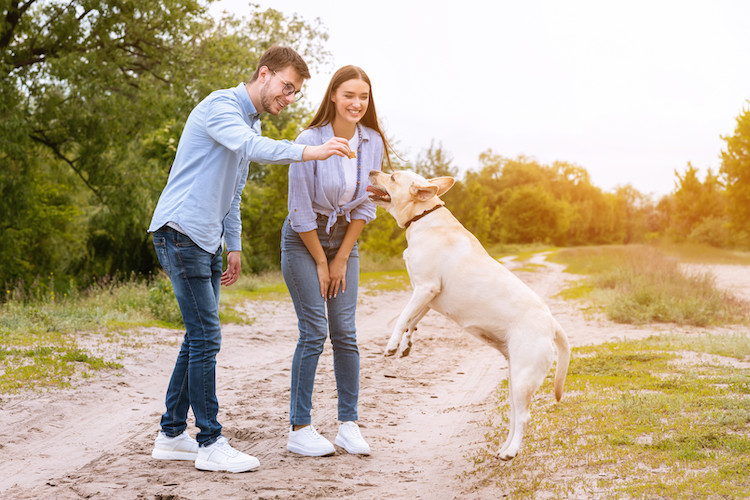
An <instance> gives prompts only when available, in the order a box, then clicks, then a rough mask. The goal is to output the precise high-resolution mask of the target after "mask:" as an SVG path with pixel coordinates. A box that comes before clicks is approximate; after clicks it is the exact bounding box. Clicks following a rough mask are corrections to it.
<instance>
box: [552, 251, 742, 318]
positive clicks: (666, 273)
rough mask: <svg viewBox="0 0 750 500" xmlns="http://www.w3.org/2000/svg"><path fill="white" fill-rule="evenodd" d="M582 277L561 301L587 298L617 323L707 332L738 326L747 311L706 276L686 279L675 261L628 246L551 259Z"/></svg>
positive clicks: (557, 255)
mask: <svg viewBox="0 0 750 500" xmlns="http://www.w3.org/2000/svg"><path fill="white" fill-rule="evenodd" d="M550 259H551V260H554V261H557V262H560V263H563V264H565V265H566V266H567V269H566V271H568V272H570V273H575V274H585V275H587V277H586V278H584V279H582V280H579V281H578V283H576V284H575V285H573V287H572V289H570V290H564V291H563V292H562V293H561V295H562V296H563V297H570V298H573V297H581V298H582V297H586V298H588V299H591V300H592V301H593V302H594V304H595V306H596V307H597V308H600V309H601V310H602V311H604V312H605V313H606V315H607V316H608V317H609V319H611V320H613V321H616V322H619V323H633V324H645V323H652V322H660V323H677V324H680V325H691V326H711V325H721V324H736V323H743V322H746V321H747V320H748V312H749V311H750V306H749V305H748V304H747V303H746V302H743V301H741V300H738V299H736V298H734V297H733V296H732V295H731V294H729V293H727V292H725V291H722V290H719V289H717V288H716V286H715V282H714V278H713V277H712V276H710V275H707V274H703V275H685V274H683V273H682V272H681V271H680V268H679V265H678V261H677V259H675V258H673V257H669V256H666V255H664V254H663V253H662V252H661V251H659V250H658V249H657V248H655V247H650V246H643V245H632V246H611V247H583V248H567V249H562V250H559V251H557V252H555V253H554V254H552V256H551V257H550Z"/></svg>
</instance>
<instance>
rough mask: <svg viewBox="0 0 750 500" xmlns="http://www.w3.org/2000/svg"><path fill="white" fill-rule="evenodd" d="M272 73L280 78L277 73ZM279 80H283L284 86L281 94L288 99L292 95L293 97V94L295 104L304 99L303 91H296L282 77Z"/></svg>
mask: <svg viewBox="0 0 750 500" xmlns="http://www.w3.org/2000/svg"><path fill="white" fill-rule="evenodd" d="M269 69H270V68H269ZM271 71H272V72H273V74H274V75H276V76H279V74H278V73H276V72H275V71H274V70H271ZM279 80H281V83H283V84H284V88H283V89H281V93H282V94H284V95H285V96H287V97H288V96H290V95H292V94H294V102H297V101H299V100H300V99H301V98H302V96H303V95H304V94H302V91H301V90H296V89H295V88H294V85H292V84H291V83H289V82H286V81H284V79H283V78H281V77H280V76H279Z"/></svg>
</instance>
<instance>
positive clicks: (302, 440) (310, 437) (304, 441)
mask: <svg viewBox="0 0 750 500" xmlns="http://www.w3.org/2000/svg"><path fill="white" fill-rule="evenodd" d="M286 449H287V450H289V451H291V452H292V453H299V454H300V455H305V456H307V457H324V456H326V455H333V454H334V453H336V448H334V447H333V444H332V443H331V442H330V441H329V440H327V439H326V438H324V437H323V436H321V435H320V434H318V431H316V430H315V427H313V426H312V425H307V426H305V427H303V428H301V429H299V430H296V431H295V430H294V427H290V428H289V440H288V441H287V443H286Z"/></svg>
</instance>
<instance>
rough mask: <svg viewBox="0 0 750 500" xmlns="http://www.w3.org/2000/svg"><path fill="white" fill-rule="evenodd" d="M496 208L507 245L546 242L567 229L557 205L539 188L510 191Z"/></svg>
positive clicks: (528, 187)
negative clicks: (497, 208)
mask: <svg viewBox="0 0 750 500" xmlns="http://www.w3.org/2000/svg"><path fill="white" fill-rule="evenodd" d="M509 191H510V192H509V194H508V196H507V201H506V202H505V203H503V206H502V208H501V209H500V213H501V220H502V239H503V241H504V242H507V243H550V242H554V241H555V240H556V239H557V238H559V237H560V235H561V234H562V233H564V232H565V231H566V230H567V224H568V221H567V220H565V218H564V216H563V214H564V213H565V210H564V209H561V203H560V202H557V201H555V199H554V198H553V197H552V195H551V194H550V192H549V191H547V190H546V189H544V188H543V187H541V186H532V185H524V186H521V187H518V188H515V189H510V190H509Z"/></svg>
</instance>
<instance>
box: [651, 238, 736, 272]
mask: <svg viewBox="0 0 750 500" xmlns="http://www.w3.org/2000/svg"><path fill="white" fill-rule="evenodd" d="M657 248H658V249H659V250H660V251H662V252H663V253H665V254H667V255H671V256H674V257H677V258H679V259H680V260H681V261H683V262H691V263H700V264H734V265H743V266H750V252H747V251H741V250H728V249H726V248H716V247H712V246H710V245H702V244H699V243H680V244H675V243H666V242H663V243H659V244H658V245H657Z"/></svg>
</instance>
